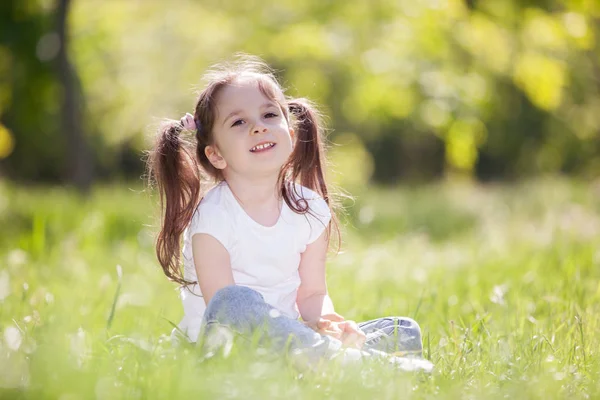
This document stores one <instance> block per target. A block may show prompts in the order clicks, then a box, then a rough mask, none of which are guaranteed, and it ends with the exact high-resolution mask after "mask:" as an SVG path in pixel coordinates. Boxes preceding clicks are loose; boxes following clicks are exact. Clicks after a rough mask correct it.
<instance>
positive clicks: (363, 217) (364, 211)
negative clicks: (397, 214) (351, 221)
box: [358, 206, 375, 225]
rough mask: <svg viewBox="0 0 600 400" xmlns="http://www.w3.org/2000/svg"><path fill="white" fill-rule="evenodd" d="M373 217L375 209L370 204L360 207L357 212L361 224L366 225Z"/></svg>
mask: <svg viewBox="0 0 600 400" xmlns="http://www.w3.org/2000/svg"><path fill="white" fill-rule="evenodd" d="M374 218H375V210H374V209H373V207H371V206H365V207H361V209H360V212H359V213H358V219H359V220H360V223H361V224H364V225H367V224H370V223H371V222H373V219H374Z"/></svg>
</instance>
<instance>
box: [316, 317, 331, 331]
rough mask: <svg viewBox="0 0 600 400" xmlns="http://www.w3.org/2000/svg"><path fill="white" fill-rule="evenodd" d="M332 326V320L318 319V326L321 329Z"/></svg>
mask: <svg viewBox="0 0 600 400" xmlns="http://www.w3.org/2000/svg"><path fill="white" fill-rule="evenodd" d="M330 326H331V321H329V320H327V319H320V320H318V321H317V328H319V329H327V328H329V327H330Z"/></svg>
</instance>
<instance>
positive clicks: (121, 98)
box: [0, 0, 600, 188]
mask: <svg viewBox="0 0 600 400" xmlns="http://www.w3.org/2000/svg"><path fill="white" fill-rule="evenodd" d="M0 7H1V8H0V18H1V20H0V26H1V27H2V28H1V36H0V121H1V124H2V125H0V158H1V159H2V161H1V163H0V171H1V173H2V175H3V176H4V177H7V178H10V179H15V180H18V181H27V182H32V181H34V182H39V181H42V182H52V183H74V184H75V185H77V186H78V187H81V188H86V187H89V186H90V185H91V184H92V183H93V182H96V181H98V180H112V179H122V178H126V179H138V178H139V177H140V176H141V174H142V172H143V163H142V162H141V156H140V154H141V152H142V151H143V150H144V149H146V148H147V147H148V141H147V140H146V138H147V136H148V133H150V134H151V133H152V132H151V128H150V127H152V126H153V123H155V122H156V120H157V119H160V118H164V117H169V118H178V117H180V116H181V115H183V114H184V113H185V112H187V111H190V110H191V109H192V108H193V104H194V97H195V94H194V87H195V86H197V85H198V84H199V82H200V77H201V75H202V73H203V71H204V70H205V68H206V67H208V66H209V65H211V64H213V63H215V62H218V61H222V60H224V59H228V58H231V56H232V54H233V53H235V52H240V51H241V52H246V53H250V54H254V55H258V56H261V57H263V58H264V59H265V60H266V61H267V62H268V63H270V64H271V65H272V66H273V67H274V68H276V69H277V70H279V71H280V74H279V76H280V78H281V81H282V83H283V84H284V86H285V87H287V88H288V94H290V95H293V96H306V97H309V98H311V99H313V100H314V101H316V102H317V103H319V104H320V105H321V106H322V109H323V111H324V113H325V114H326V115H328V116H329V117H330V121H329V122H330V123H329V127H330V128H331V129H333V131H332V133H331V135H330V140H331V141H332V142H333V143H337V144H340V145H341V146H339V147H334V151H333V152H332V153H333V154H332V161H333V165H334V167H335V169H336V170H338V171H339V172H340V175H343V176H344V178H343V179H346V180H349V181H351V182H354V181H358V182H360V183H361V184H362V183H365V182H367V181H375V182H381V183H397V182H402V181H429V180H435V179H439V178H441V177H446V176H448V175H459V176H467V177H473V178H474V179H477V180H506V179H510V180H513V179H519V178H523V177H531V176H537V175H540V174H549V173H550V174H552V173H561V174H569V175H576V176H580V177H586V178H590V177H595V176H597V175H598V171H599V170H600V161H599V160H598V157H597V156H598V154H599V151H600V133H599V132H600V112H599V111H598V110H599V109H600V52H599V44H598V40H599V39H598V35H599V31H600V25H599V22H598V19H599V17H600V3H598V2H597V1H594V0H538V1H536V0H527V1H521V0H519V1H518V0H486V1H477V0H469V1H465V0H420V1H409V0H394V1H389V0H382V1H370V0H369V1H366V0H364V1H363V0H359V1H352V2H342V1H327V2H323V1H320V0H308V1H302V2H297V1H291V0H290V1H278V2H275V3H273V4H263V3H262V2H255V1H231V0H226V1H221V0H219V1H212V0H205V1H185V0H179V1H177V2H173V3H166V2H163V1H141V0H140V1H135V0H111V1H94V0H62V1H50V0H5V1H3V2H2V5H1V6H0ZM342 183H346V182H342Z"/></svg>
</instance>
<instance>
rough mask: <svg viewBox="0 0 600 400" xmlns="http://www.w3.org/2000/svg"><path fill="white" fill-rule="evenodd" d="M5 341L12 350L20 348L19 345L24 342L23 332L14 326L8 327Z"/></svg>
mask: <svg viewBox="0 0 600 400" xmlns="http://www.w3.org/2000/svg"><path fill="white" fill-rule="evenodd" d="M4 342H5V343H6V346H8V348H9V349H11V350H12V351H17V350H19V347H21V343H22V342H23V338H22V337H21V332H20V331H19V330H18V329H17V328H15V327H14V326H9V327H7V328H6V329H5V330H4Z"/></svg>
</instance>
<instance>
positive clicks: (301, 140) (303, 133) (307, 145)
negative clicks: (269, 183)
mask: <svg viewBox="0 0 600 400" xmlns="http://www.w3.org/2000/svg"><path fill="white" fill-rule="evenodd" d="M288 109H289V111H290V114H292V116H293V118H294V119H295V122H296V123H295V128H296V141H295V144H294V150H293V151H292V154H291V156H290V159H289V160H288V163H287V165H286V166H284V169H287V170H289V172H290V173H291V176H290V177H289V179H290V180H291V181H292V182H298V183H300V184H301V185H302V186H305V187H307V188H309V189H312V190H314V191H315V192H317V193H319V195H321V197H323V199H325V201H326V202H327V204H329V193H328V191H327V184H326V183H325V177H324V173H323V171H324V164H325V163H324V156H325V150H324V145H323V139H322V138H321V135H322V132H321V130H322V129H321V127H320V117H319V114H318V112H317V110H316V108H315V107H314V106H313V105H312V104H311V103H310V102H309V101H308V100H307V99H294V100H290V101H289V102H288ZM280 178H281V176H280Z"/></svg>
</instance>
